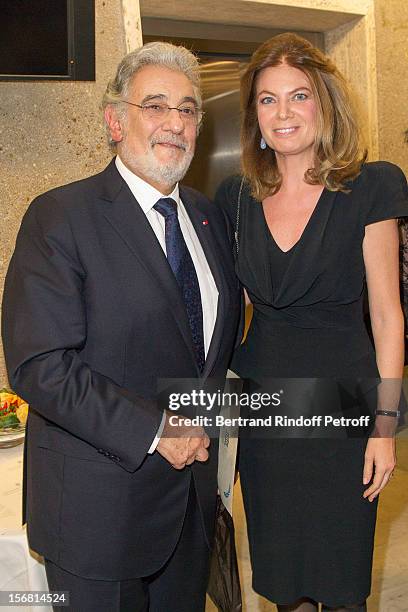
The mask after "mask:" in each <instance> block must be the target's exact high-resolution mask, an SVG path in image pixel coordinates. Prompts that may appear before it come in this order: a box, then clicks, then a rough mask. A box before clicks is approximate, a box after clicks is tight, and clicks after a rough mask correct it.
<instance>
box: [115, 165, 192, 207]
mask: <svg viewBox="0 0 408 612" xmlns="http://www.w3.org/2000/svg"><path fill="white" fill-rule="evenodd" d="M115 164H116V168H117V170H118V172H119V174H120V175H121V177H122V178H123V180H124V181H125V183H126V184H127V185H128V187H129V189H130V191H131V192H132V194H133V195H134V197H135V198H136V200H137V202H138V204H139V205H140V208H141V209H142V210H143V212H144V213H145V214H147V213H148V212H149V211H150V210H151V209H152V208H153V206H154V205H155V204H156V202H157V200H159V199H160V198H172V199H173V200H175V202H176V203H177V204H179V203H180V194H179V186H178V183H176V186H175V187H174V189H173V191H172V192H171V193H170V194H169V195H164V194H163V193H161V192H160V191H158V189H156V188H155V187H153V186H152V185H150V184H149V183H147V182H146V181H144V180H143V179H141V178H140V176H137V175H136V174H135V173H134V172H132V171H131V170H129V168H127V166H125V164H124V163H123V161H122V160H121V159H120V157H119V155H117V156H116V159H115Z"/></svg>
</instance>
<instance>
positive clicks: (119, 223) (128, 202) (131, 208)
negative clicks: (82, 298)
mask: <svg viewBox="0 0 408 612" xmlns="http://www.w3.org/2000/svg"><path fill="white" fill-rule="evenodd" d="M105 172H106V179H107V180H106V181H105V189H104V192H103V194H102V199H103V200H105V202H109V206H105V207H104V216H105V218H106V219H107V221H108V222H109V224H110V225H111V226H112V227H113V229H114V230H115V231H116V232H117V234H118V235H119V237H120V238H121V240H122V241H123V242H124V243H125V244H126V245H127V246H128V247H129V249H130V250H131V252H132V253H133V255H134V256H135V257H136V259H137V260H138V261H139V264H140V265H141V266H143V267H144V268H145V270H146V271H147V272H148V273H149V274H150V276H151V277H152V278H153V279H154V281H155V282H156V283H157V285H158V286H159V288H160V289H161V290H162V291H163V295H164V298H165V300H166V302H167V303H168V305H169V309H170V310H171V312H172V314H173V316H174V319H175V322H176V324H177V325H178V327H179V329H180V332H181V334H182V336H183V338H184V340H185V343H186V345H187V347H188V349H189V351H190V353H191V358H192V360H193V363H195V362H196V361H195V354H194V350H193V345H192V339H191V331H190V326H189V323H188V319H187V314H186V309H185V305H184V302H183V298H182V295H181V292H180V289H179V287H178V284H177V281H176V279H175V276H174V274H173V272H172V270H171V268H170V266H169V264H168V261H167V259H166V256H165V254H164V252H163V249H162V248H161V246H160V243H159V241H158V240H157V238H156V235H155V233H154V231H153V230H152V228H151V225H150V223H149V221H148V220H147V217H146V215H145V213H144V212H143V210H142V209H141V207H140V206H139V205H138V203H137V201H136V200H135V198H134V196H133V194H132V192H131V191H130V189H129V187H128V186H127V184H126V182H125V181H124V180H123V179H122V177H121V176H120V174H119V172H118V171H117V169H116V166H115V164H114V161H112V162H111V164H110V165H109V166H108V167H107V169H106V171H105ZM146 255H147V256H146ZM141 291H143V288H141ZM197 372H198V369H197Z"/></svg>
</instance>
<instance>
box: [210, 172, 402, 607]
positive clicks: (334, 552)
mask: <svg viewBox="0 0 408 612" xmlns="http://www.w3.org/2000/svg"><path fill="white" fill-rule="evenodd" d="M240 182H241V179H240V177H232V178H229V179H227V180H226V181H224V182H223V183H222V185H221V186H220V188H219V190H218V192H217V195H216V202H217V204H218V205H219V206H221V207H222V208H223V209H224V211H225V213H226V216H227V217H228V219H229V223H230V224H231V227H232V229H233V231H235V224H236V214H237V201H238V192H239V186H240ZM349 187H350V189H351V191H350V193H348V194H345V193H342V192H335V193H334V192H330V191H327V190H324V191H323V193H322V195H321V197H320V199H319V201H318V203H317V205H316V208H315V210H314V212H313V214H312V216H311V218H310V220H309V222H308V224H307V226H306V228H305V230H304V232H303V234H302V236H301V238H300V240H299V241H298V243H297V244H296V245H295V246H294V247H293V248H292V249H290V250H289V251H288V252H283V251H281V249H280V248H279V247H278V245H277V244H276V243H275V241H274V239H273V237H272V235H271V233H270V231H269V229H268V226H267V224H266V220H265V217H264V214H263V209H262V205H261V203H260V202H258V201H256V200H254V199H253V198H252V197H251V195H250V193H249V189H248V187H247V186H244V189H243V192H242V197H241V207H240V220H239V230H238V237H239V238H238V239H239V251H238V255H237V262H236V271H237V274H238V277H239V278H240V280H241V282H242V284H243V286H244V287H246V289H247V291H248V294H249V296H250V299H251V301H252V304H253V309H254V314H253V319H252V322H251V326H250V329H249V332H248V335H247V338H246V340H245V342H244V343H243V344H242V345H241V346H240V347H239V348H238V350H237V351H236V353H235V355H234V359H233V363H232V370H234V371H235V372H237V373H238V374H239V375H240V376H241V377H242V378H245V379H250V380H251V381H252V384H255V386H256V385H258V388H260V387H262V385H263V382H262V381H264V380H265V379H268V378H270V377H273V378H276V377H282V378H286V377H298V378H308V377H320V378H324V379H326V378H331V377H343V378H345V379H347V378H353V377H354V378H358V379H360V380H368V381H369V380H373V379H376V377H378V369H377V366H376V359H375V353H374V350H373V346H372V343H371V341H370V338H369V336H368V333H367V331H366V326H365V323H364V317H363V295H364V284H365V269H364V261H363V253H362V242H363V238H364V231H365V226H366V225H368V224H371V223H375V222H377V221H381V220H385V219H390V218H396V217H401V216H406V215H408V189H407V183H406V179H405V177H404V175H403V173H402V171H401V170H400V169H399V168H398V167H397V166H394V165H393V164H389V163H386V162H374V163H367V164H365V165H364V166H363V168H362V172H361V174H360V175H359V176H358V178H356V179H355V180H354V181H353V182H352V183H350V185H349ZM366 442H367V439H366V437H361V436H358V437H354V438H353V437H351V438H349V437H347V436H346V437H345V438H344V439H340V438H335V439H326V438H325V439H315V438H307V439H304V438H296V439H288V437H283V438H273V439H271V438H269V439H268V437H266V438H265V439H251V438H250V437H248V438H247V437H245V436H244V437H243V438H242V439H241V441H240V455H239V471H240V479H241V486H242V491H243V497H244V504H245V511H246V516H247V523H248V537H249V544H250V555H251V563H252V570H253V588H254V590H255V591H257V592H258V593H260V594H261V595H263V596H264V597H266V598H268V599H269V600H270V601H273V602H275V603H278V604H291V603H293V602H295V601H296V600H297V599H299V598H300V597H310V598H312V599H314V600H315V601H319V602H324V603H325V604H326V605H328V606H333V607H335V606H343V605H347V604H353V603H359V602H362V601H364V600H365V599H366V598H367V596H368V595H369V593H370V584H371V564H372V553H373V540H374V530H375V520H376V509H377V503H376V501H375V502H372V503H370V502H369V501H368V500H366V499H363V492H364V490H365V488H366V487H365V486H363V483H362V475H363V465H364V451H365V446H366Z"/></svg>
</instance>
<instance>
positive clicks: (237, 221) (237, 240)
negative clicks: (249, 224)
mask: <svg viewBox="0 0 408 612" xmlns="http://www.w3.org/2000/svg"><path fill="white" fill-rule="evenodd" d="M244 182H245V178H244V177H242V179H241V184H240V186H239V192H238V201H237V216H236V219H235V248H236V250H237V255H238V251H239V216H240V211H241V196H242V189H243V187H244Z"/></svg>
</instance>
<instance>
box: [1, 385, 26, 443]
mask: <svg viewBox="0 0 408 612" xmlns="http://www.w3.org/2000/svg"><path fill="white" fill-rule="evenodd" d="M27 414H28V404H27V402H25V401H24V400H23V399H21V397H18V395H16V394H15V393H14V392H13V391H10V390H9V389H6V388H3V389H0V448H10V447H11V446H17V444H21V443H22V442H23V440H24V433H25V424H26V421H27Z"/></svg>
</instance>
